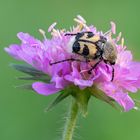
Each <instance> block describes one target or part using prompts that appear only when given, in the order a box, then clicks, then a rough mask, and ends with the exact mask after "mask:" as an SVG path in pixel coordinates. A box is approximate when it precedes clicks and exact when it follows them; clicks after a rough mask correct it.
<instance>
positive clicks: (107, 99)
mask: <svg viewBox="0 0 140 140" xmlns="http://www.w3.org/2000/svg"><path fill="white" fill-rule="evenodd" d="M90 92H91V95H92V96H94V97H96V98H97V99H99V100H102V101H104V102H106V103H108V104H109V105H111V106H112V107H113V108H115V109H117V110H119V109H118V108H117V106H116V105H115V104H114V100H113V99H112V98H111V97H109V96H107V95H106V94H105V93H103V92H102V91H101V90H99V89H97V88H96V87H94V88H91V89H90Z"/></svg>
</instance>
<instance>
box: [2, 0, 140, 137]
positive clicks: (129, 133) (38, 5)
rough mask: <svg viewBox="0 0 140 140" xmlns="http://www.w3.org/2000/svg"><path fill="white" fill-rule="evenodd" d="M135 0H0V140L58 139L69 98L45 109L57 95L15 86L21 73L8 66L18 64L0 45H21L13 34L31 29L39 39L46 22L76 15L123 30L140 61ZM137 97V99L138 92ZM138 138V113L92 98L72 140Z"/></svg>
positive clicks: (139, 8)
mask: <svg viewBox="0 0 140 140" xmlns="http://www.w3.org/2000/svg"><path fill="white" fill-rule="evenodd" d="M139 13H140V1H139V0H137V1H136V0H133V1H131V0H130V1H128V0H124V1H122V0H115V1H113V0H105V1H104V0H0V140H58V139H60V136H61V132H62V131H63V129H62V128H63V125H64V124H63V123H64V116H65V114H66V112H67V108H68V105H67V102H69V101H68V100H66V101H64V102H63V103H61V104H60V105H58V106H57V107H56V108H55V109H54V110H52V111H51V112H49V113H45V112H44V109H45V107H46V106H47V104H48V103H49V102H50V101H51V100H52V99H53V98H55V97H56V95H51V96H48V97H45V96H42V95H38V94H36V93H34V92H30V91H26V90H21V89H17V88H15V86H16V85H19V84H22V83H24V82H23V81H18V80H16V77H17V76H19V75H21V73H19V72H16V71H15V70H13V69H12V68H10V67H9V66H8V65H9V63H10V62H15V63H16V62H17V61H16V60H14V59H12V58H11V57H10V56H8V55H7V54H6V53H5V52H4V51H3V48H4V47H6V46H8V45H9V44H11V43H19V41H18V39H17V38H16V34H17V33H18V32H20V31H23V32H29V33H30V34H32V35H34V36H35V37H38V38H42V37H41V35H40V34H39V33H38V29H39V28H42V29H44V30H46V31H47V29H48V27H49V25H50V24H51V23H53V22H54V21H57V22H58V25H57V27H60V28H62V27H64V28H67V29H68V28H69V26H71V25H73V23H74V22H73V18H74V17H75V16H76V15H77V14H80V15H82V16H83V17H84V18H85V19H86V20H87V22H88V23H89V24H94V25H95V26H96V27H97V28H98V29H99V30H103V31H106V30H108V29H109V27H110V24H109V23H110V21H114V22H116V24H117V32H119V31H122V33H123V36H124V38H125V44H126V45H127V46H128V48H129V49H130V50H132V52H133V54H134V59H135V60H139V61H140V55H139V53H140V49H139V44H140V27H139V26H140V16H139ZM47 36H49V34H47ZM137 98H138V99H139V98H140V92H139V95H137ZM112 139H113V140H132V139H133V140H138V139H140V112H139V111H134V110H132V111H130V112H127V113H120V112H118V111H116V110H114V109H113V108H111V107H110V106H109V105H107V104H106V103H103V102H101V101H98V100H96V99H92V100H91V101H90V105H89V114H88V116H87V118H82V117H80V119H79V121H78V128H77V130H76V133H75V140H112Z"/></svg>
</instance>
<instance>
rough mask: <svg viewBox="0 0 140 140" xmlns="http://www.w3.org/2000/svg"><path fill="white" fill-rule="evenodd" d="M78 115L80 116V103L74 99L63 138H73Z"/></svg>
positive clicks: (67, 139)
mask: <svg viewBox="0 0 140 140" xmlns="http://www.w3.org/2000/svg"><path fill="white" fill-rule="evenodd" d="M77 116H78V104H77V103H76V101H73V102H72V105H71V107H70V110H69V113H68V116H67V120H66V124H65V129H64V133H63V139H62V140H72V137H73V133H74V129H75V125H76V120H77Z"/></svg>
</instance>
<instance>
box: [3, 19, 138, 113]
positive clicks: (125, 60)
mask: <svg viewBox="0 0 140 140" xmlns="http://www.w3.org/2000/svg"><path fill="white" fill-rule="evenodd" d="M75 21H76V22H77V23H78V24H77V26H76V27H73V28H71V29H70V31H65V30H63V29H62V30H58V29H55V26H56V23H54V24H53V25H51V26H50V28H49V30H48V31H49V32H51V34H52V38H51V39H47V38H46V36H45V32H44V31H42V30H40V32H41V33H42V34H43V36H44V40H43V41H40V40H38V39H35V38H34V37H32V36H30V35H29V34H28V33H22V32H20V33H18V35H17V36H18V38H19V39H20V40H21V44H20V45H17V44H13V45H10V46H9V47H8V48H5V50H6V52H8V53H9V54H10V55H11V56H12V57H14V58H15V59H18V60H22V61H25V62H26V63H28V64H30V65H32V66H33V67H34V68H35V69H37V70H39V71H42V72H43V73H45V74H46V75H49V77H50V82H49V83H45V82H41V81H37V82H34V83H33V84H32V88H33V89H34V90H35V91H36V92H38V93H39V94H43V95H50V94H54V93H57V92H59V91H61V90H64V89H66V88H67V87H70V86H73V85H74V86H76V87H79V90H84V89H86V88H93V87H95V86H96V88H98V89H99V90H101V91H102V92H103V93H104V94H105V95H106V96H108V97H110V98H112V99H113V100H115V101H116V102H117V103H118V104H119V105H121V106H122V107H123V108H124V110H125V111H128V110H130V109H132V108H134V107H135V103H134V101H133V100H132V99H131V97H129V95H128V92H133V93H135V92H137V89H139V88H140V63H139V62H135V61H133V60H132V54H131V52H130V51H128V50H127V49H126V47H124V46H123V39H122V41H121V44H119V43H118V41H119V40H120V38H121V36H120V35H119V36H118V37H116V38H112V40H113V42H114V43H115V46H116V51H117V60H116V64H115V65H114V66H113V67H114V70H115V72H114V80H113V81H111V77H112V66H111V65H109V64H106V63H105V62H103V61H102V62H101V63H100V64H98V65H97V67H96V68H95V69H93V70H92V72H91V74H88V72H87V71H88V70H89V69H90V68H91V64H90V63H88V62H84V61H85V58H83V57H81V56H79V55H76V54H74V53H70V51H69V50H68V49H69V48H68V44H69V42H70V40H71V38H72V36H65V34H66V33H72V34H75V33H78V32H82V31H91V32H93V33H94V34H99V35H102V36H103V35H104V34H103V33H102V32H101V31H97V30H96V28H95V27H94V26H87V25H86V21H85V20H84V19H83V18H82V17H81V16H78V17H77V18H76V19H75ZM111 25H112V26H111V29H110V30H109V32H110V33H112V34H115V33H116V30H115V29H116V27H115V24H114V23H113V22H111ZM71 58H76V59H77V58H78V59H80V60H81V61H82V62H77V61H66V62H62V63H58V64H54V65H50V63H51V62H57V61H61V60H65V59H71ZM91 63H92V64H94V63H95V60H92V62H91ZM95 94H96V93H95Z"/></svg>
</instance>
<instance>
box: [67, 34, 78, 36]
mask: <svg viewBox="0 0 140 140" xmlns="http://www.w3.org/2000/svg"><path fill="white" fill-rule="evenodd" d="M74 35H77V34H71V33H66V34H65V36H74Z"/></svg>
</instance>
